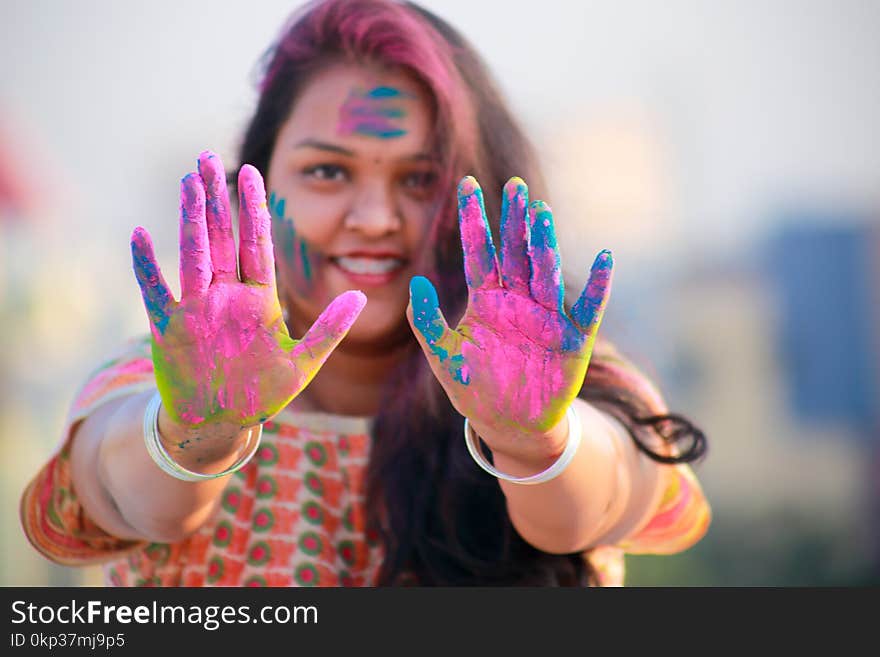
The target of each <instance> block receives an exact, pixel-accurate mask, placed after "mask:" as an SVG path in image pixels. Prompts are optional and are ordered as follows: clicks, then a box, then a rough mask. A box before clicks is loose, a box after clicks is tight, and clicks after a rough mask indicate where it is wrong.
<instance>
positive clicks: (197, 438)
mask: <svg viewBox="0 0 880 657" xmlns="http://www.w3.org/2000/svg"><path fill="white" fill-rule="evenodd" d="M158 427H159V440H160V441H161V442H162V446H163V447H164V448H165V451H166V452H168V454H169V456H171V458H173V459H174V461H175V462H176V463H177V464H178V465H180V466H182V467H184V468H186V469H187V470H194V471H197V472H214V471H219V470H222V469H224V468H225V467H227V466H228V465H230V464H232V463H233V462H234V461H235V460H236V459H237V458H238V457H239V456H241V451H242V449H244V448H245V446H246V445H247V444H248V439H249V436H250V434H251V428H249V427H241V426H239V425H237V424H234V423H231V422H217V423H207V424H203V425H201V426H198V427H185V426H183V425H181V424H179V423H177V422H175V421H174V420H173V419H172V418H171V416H170V415H169V414H168V412H167V411H166V410H165V406H164V405H161V406H160V407H159V417H158Z"/></svg>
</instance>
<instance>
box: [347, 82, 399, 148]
mask: <svg viewBox="0 0 880 657" xmlns="http://www.w3.org/2000/svg"><path fill="white" fill-rule="evenodd" d="M413 98H414V96H412V95H411V94H408V93H406V92H403V91H401V90H400V89H397V88H395V87H389V86H378V87H373V88H372V89H364V88H362V87H355V88H354V89H352V90H351V91H350V92H349V94H348V97H347V98H346V99H345V102H344V103H343V104H342V106H341V107H340V108H339V124H338V125H337V132H338V133H339V134H340V135H343V136H347V135H363V136H365V137H376V138H378V139H394V138H396V137H402V136H404V135H405V134H406V133H407V131H406V129H405V128H404V121H403V120H404V119H405V118H406V116H407V113H406V101H407V100H411V99H413Z"/></svg>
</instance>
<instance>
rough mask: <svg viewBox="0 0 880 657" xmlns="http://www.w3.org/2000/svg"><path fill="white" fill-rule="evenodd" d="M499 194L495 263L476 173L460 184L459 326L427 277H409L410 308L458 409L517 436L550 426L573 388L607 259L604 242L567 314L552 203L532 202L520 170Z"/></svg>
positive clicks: (607, 278)
mask: <svg viewBox="0 0 880 657" xmlns="http://www.w3.org/2000/svg"><path fill="white" fill-rule="evenodd" d="M503 193H504V197H503V199H502V212H501V258H500V262H499V261H498V259H496V255H495V247H494V245H493V242H492V236H491V233H490V231H489V225H488V222H487V220H486V213H485V209H484V207H483V198H482V191H481V190H480V187H479V185H478V184H477V181H476V180H474V179H473V178H470V177H468V178H465V179H464V180H462V182H461V183H460V184H459V191H458V194H459V225H460V228H461V239H462V246H463V248H464V266H465V275H466V278H467V284H468V292H469V294H468V306H467V309H466V311H465V313H464V315H463V316H462V318H461V320H460V321H459V323H458V326H457V327H456V328H455V329H451V328H450V327H449V326H448V325H447V323H446V321H445V319H444V318H443V315H442V313H441V312H440V308H439V302H438V299H437V294H436V291H435V290H434V287H433V285H431V283H430V282H429V281H428V280H427V279H426V278H422V277H416V278H414V279H413V281H412V283H411V285H410V309H409V310H408V316H409V317H410V321H411V323H412V325H413V328H414V330H415V334H416V337H417V338H418V340H419V342H420V344H421V345H422V348H423V350H424V351H425V354H426V356H427V357H428V361H429V363H430V365H431V368H432V370H433V371H434V374H435V375H436V376H437V378H438V379H439V381H440V383H441V384H442V385H443V387H444V389H445V390H446V392H447V394H448V395H449V398H450V400H451V401H452V403H453V405H454V406H455V408H456V409H457V410H458V412H459V413H461V414H462V415H464V416H465V417H468V418H469V419H470V420H471V421H472V422H474V423H475V424H479V425H480V426H483V427H489V428H491V429H492V430H493V433H496V434H498V435H510V436H511V437H514V436H517V437H519V436H523V435H535V434H540V433H543V432H546V431H548V430H549V429H551V428H552V427H554V426H555V425H556V424H557V423H558V422H559V421H560V420H561V419H562V416H563V415H564V413H565V410H566V408H567V407H568V406H569V405H570V404H571V402H572V400H573V399H574V397H575V396H576V395H577V393H578V391H579V390H580V388H581V385H582V384H583V380H584V376H585V375H586V372H587V367H588V365H589V360H590V355H591V352H592V348H593V343H594V342H595V338H596V334H597V331H598V329H599V324H600V323H601V319H602V315H603V312H604V308H605V305H606V303H607V300H608V296H609V294H610V290H611V270H612V259H611V254H610V253H609V252H608V251H602V252H601V253H600V254H599V255H598V256H597V258H596V261H595V263H594V265H593V268H592V270H591V272H590V279H589V281H588V283H587V285H586V287H585V289H584V291H583V293H582V294H581V296H580V298H579V299H578V301H577V303H575V305H574V306H573V307H572V310H571V314H570V315H569V314H568V313H567V312H566V310H565V307H564V305H563V297H564V294H563V292H564V288H563V281H562V275H561V267H560V258H559V251H558V248H557V244H556V235H555V231H554V228H553V216H552V213H551V210H550V208H549V206H547V205H546V204H545V203H543V202H541V201H537V202H534V203H532V204H529V202H528V188H527V187H526V184H525V183H524V182H523V181H522V180H520V179H519V178H512V179H511V180H510V181H508V183H507V184H506V185H505V187H504V192H503ZM490 447H492V448H493V449H495V448H499V447H500V448H502V449H503V447H504V446H499V445H490Z"/></svg>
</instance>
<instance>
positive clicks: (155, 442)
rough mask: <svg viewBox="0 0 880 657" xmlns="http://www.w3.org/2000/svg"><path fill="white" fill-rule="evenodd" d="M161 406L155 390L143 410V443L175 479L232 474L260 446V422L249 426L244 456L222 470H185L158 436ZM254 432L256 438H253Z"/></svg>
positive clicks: (244, 463)
mask: <svg viewBox="0 0 880 657" xmlns="http://www.w3.org/2000/svg"><path fill="white" fill-rule="evenodd" d="M161 406H162V397H161V396H160V395H159V393H158V392H157V393H155V394H154V395H153V397H152V398H151V399H150V401H149V403H148V404H147V409H146V410H145V411H144V444H145V445H146V446H147V452H149V453H150V456H151V457H152V459H153V461H154V462H155V463H156V465H158V466H159V468H160V469H161V470H162V471H163V472H165V473H166V474H169V475H171V476H172V477H174V478H175V479H180V480H181V481H208V480H209V479H217V478H218V477H225V476H226V475H228V474H232V473H233V472H236V471H237V470H240V469H241V468H243V467H244V466H245V465H246V464H247V462H248V461H250V460H251V458H252V457H253V456H254V454H256V453H257V448H258V447H259V446H260V438H262V436H263V425H262V424H258V425H257V426H256V427H251V428H250V430H249V432H248V439H247V443H246V444H245V452H244V456H242V457H241V458H239V459H238V460H237V461H236V462H235V463H233V464H232V465H231V466H229V467H228V468H226V469H225V470H223V472H217V473H215V474H202V473H200V472H193V471H192V470H187V469H186V468H184V467H183V466H182V465H180V464H179V463H177V462H176V461H175V460H174V459H172V458H171V455H170V454H169V453H168V451H167V450H166V449H165V446H164V445H163V444H162V440H161V438H160V437H159V408H160V407H161ZM255 434H256V439H254V435H255ZM251 442H253V447H251Z"/></svg>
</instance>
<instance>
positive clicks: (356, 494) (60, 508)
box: [20, 340, 709, 586]
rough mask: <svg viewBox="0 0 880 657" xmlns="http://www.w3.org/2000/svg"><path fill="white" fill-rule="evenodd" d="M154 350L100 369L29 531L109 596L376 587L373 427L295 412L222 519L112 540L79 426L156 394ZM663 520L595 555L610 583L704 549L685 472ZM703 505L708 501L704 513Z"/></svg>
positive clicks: (26, 501)
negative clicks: (371, 517) (83, 474)
mask: <svg viewBox="0 0 880 657" xmlns="http://www.w3.org/2000/svg"><path fill="white" fill-rule="evenodd" d="M154 386H155V383H154V379H153V364H152V360H151V358H150V346H149V342H148V341H146V340H144V341H139V342H137V343H135V344H134V345H129V347H128V348H127V349H126V350H124V351H123V352H122V353H121V354H119V355H118V356H117V357H116V358H113V359H112V360H110V361H109V362H107V363H105V364H104V365H103V366H102V367H100V368H99V369H98V370H97V371H96V372H95V373H94V374H93V375H92V376H91V377H90V378H89V380H88V382H87V383H86V384H85V385H84V386H83V387H82V388H81V389H80V391H79V393H78V394H77V396H76V398H75V400H74V403H73V405H72V408H71V411H70V415H69V417H68V420H67V423H66V427H65V430H64V433H63V436H62V440H61V441H60V444H59V445H58V447H57V448H56V450H55V452H54V454H53V455H52V456H51V458H50V459H49V461H48V462H47V463H46V464H45V465H44V466H43V467H42V468H41V469H40V471H39V472H38V473H37V475H36V476H35V477H34V478H33V479H32V480H31V482H30V483H29V484H28V486H27V487H26V489H25V491H24V493H23V495H22V498H21V509H20V511H21V521H22V526H23V529H24V531H25V534H26V535H27V537H28V539H29V540H30V542H31V544H32V545H33V546H34V548H36V549H37V550H38V551H39V552H40V553H41V554H43V555H44V556H45V557H47V558H48V559H51V560H53V561H55V562H57V563H61V564H65V565H70V566H81V565H87V564H95V563H101V564H103V568H104V578H105V582H106V584H107V585H109V586H371V585H374V583H375V581H376V576H377V574H378V571H379V567H380V565H381V562H382V549H381V545H380V544H379V542H378V541H377V539H376V536H374V535H371V534H370V532H368V531H367V529H366V511H365V508H364V502H365V498H364V485H365V473H366V468H367V461H368V458H369V452H370V443H371V439H370V435H369V428H370V419H369V418H366V417H343V416H336V415H330V414H323V413H296V412H293V411H291V410H289V409H285V410H284V411H282V412H281V413H280V414H279V415H277V416H276V417H275V418H274V420H273V421H271V422H267V423H266V424H265V425H264V430H263V439H262V442H261V444H260V447H259V449H258V451H257V453H256V455H255V456H254V458H253V459H251V461H250V462H249V463H248V464H247V465H246V466H245V467H244V468H242V469H241V470H239V471H238V472H237V473H235V474H234V475H232V476H231V477H230V478H229V480H228V483H227V486H226V489H225V490H224V492H223V494H222V499H221V504H220V505H219V506H218V508H217V511H216V512H215V514H214V516H213V517H212V518H211V519H210V520H209V521H208V522H206V523H205V524H204V525H203V526H202V527H201V529H199V530H198V531H196V532H195V533H194V534H192V535H190V536H189V537H188V538H186V539H184V540H182V541H180V542H178V543H172V544H165V543H148V542H139V541H131V540H124V539H120V538H116V537H114V536H111V535H109V534H107V533H106V532H105V531H104V530H102V529H101V528H100V527H99V526H98V525H96V524H95V523H94V522H93V521H92V520H91V519H90V518H89V517H88V515H87V514H86V513H85V511H84V510H83V508H82V506H81V505H80V504H79V502H78V500H77V496H76V491H75V490H74V489H73V486H72V482H71V473H70V437H71V433H72V429H73V428H74V427H75V426H76V424H77V422H79V421H80V420H82V419H83V418H85V417H87V416H88V415H89V414H90V413H91V412H92V411H93V410H94V409H95V408H97V407H98V406H99V405H101V404H102V403H104V402H106V401H108V400H109V399H112V398H114V397H117V396H122V395H128V394H132V393H135V392H138V391H142V390H147V389H152V388H154ZM672 470H674V475H675V476H673V477H670V483H669V485H668V486H667V489H666V492H665V494H664V495H663V497H662V499H661V500H660V503H659V506H658V508H657V510H656V513H655V514H654V515H653V517H652V519H651V520H650V521H649V522H648V523H647V524H646V525H645V527H644V528H642V529H641V530H640V531H639V532H638V533H637V534H636V535H635V536H634V537H632V538H631V539H629V540H628V541H627V542H626V544H622V545H617V546H606V547H600V548H595V549H593V550H590V551H589V552H586V553H585V555H584V557H585V558H586V559H588V560H589V562H590V564H591V565H592V566H593V568H594V569H595V571H596V572H597V573H598V575H599V579H600V582H601V583H602V584H603V585H610V586H615V585H622V584H623V579H624V563H623V558H624V551H626V552H632V553H645V552H647V553H669V552H672V551H678V550H680V549H683V547H682V546H684V547H687V546H689V545H690V544H692V543H694V542H696V541H697V540H699V538H700V537H701V536H702V535H703V534H704V533H705V531H706V528H707V526H708V522H709V509H708V506H707V505H706V503H705V500H704V498H703V497H702V495H701V494H700V495H694V494H693V493H694V492H695V491H699V484H698V483H697V480H696V478H695V477H694V475H693V473H692V472H691V470H690V468H688V467H686V466H676V467H675V468H672ZM697 501H699V503H696V502H697Z"/></svg>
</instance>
